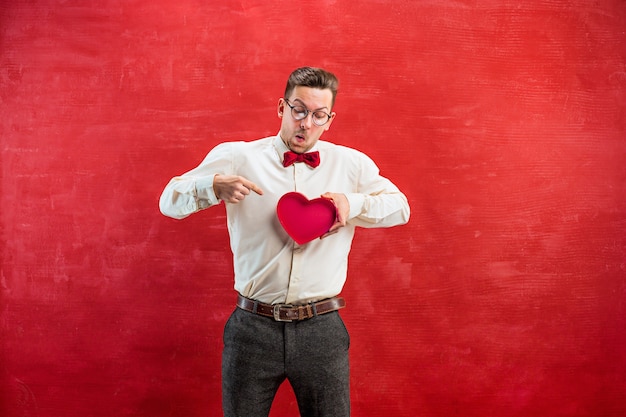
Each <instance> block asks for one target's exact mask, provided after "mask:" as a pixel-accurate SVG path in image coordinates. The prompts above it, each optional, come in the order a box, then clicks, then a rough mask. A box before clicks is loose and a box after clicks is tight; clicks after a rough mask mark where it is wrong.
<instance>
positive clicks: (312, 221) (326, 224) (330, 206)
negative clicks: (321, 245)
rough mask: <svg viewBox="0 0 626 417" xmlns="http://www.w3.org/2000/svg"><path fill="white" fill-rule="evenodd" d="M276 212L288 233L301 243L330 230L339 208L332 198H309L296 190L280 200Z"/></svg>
mask: <svg viewBox="0 0 626 417" xmlns="http://www.w3.org/2000/svg"><path fill="white" fill-rule="evenodd" d="M276 214H277V215H278V220H279V221H280V224H281V225H282V226H283V228H284V229H285V231H286V232H287V234H288V235H289V236H291V238H292V239H293V240H295V241H296V243H298V244H299V245H304V244H305V243H308V242H310V241H312V240H313V239H316V238H318V237H320V236H322V235H323V234H324V233H326V232H328V229H330V227H331V226H332V225H333V224H334V223H335V221H336V219H337V209H336V208H335V204H334V203H333V202H332V201H331V200H328V199H326V198H321V197H320V198H314V199H313V200H309V199H308V198H306V197H305V196H304V195H302V194H300V193H296V192H291V193H287V194H285V195H283V196H282V197H281V198H280V200H278V205H277V206H276Z"/></svg>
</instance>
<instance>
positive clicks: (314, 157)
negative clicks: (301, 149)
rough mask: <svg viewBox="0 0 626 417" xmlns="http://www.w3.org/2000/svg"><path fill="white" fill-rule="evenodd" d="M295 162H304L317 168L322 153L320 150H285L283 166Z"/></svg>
mask: <svg viewBox="0 0 626 417" xmlns="http://www.w3.org/2000/svg"><path fill="white" fill-rule="evenodd" d="M295 162H304V163H305V164H307V165H309V166H310V167H311V168H315V167H317V166H318V165H319V164H320V153H319V152H318V151H315V152H307V153H295V152H292V151H287V152H285V155H284V159H283V166H284V167H288V166H289V165H291V164H293V163H295Z"/></svg>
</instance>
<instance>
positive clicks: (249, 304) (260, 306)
mask: <svg viewBox="0 0 626 417" xmlns="http://www.w3.org/2000/svg"><path fill="white" fill-rule="evenodd" d="M345 306H346V301H345V300H344V299H343V298H341V297H333V298H329V299H326V300H322V301H318V302H316V303H309V304H304V305H292V304H265V303H261V302H259V301H254V300H251V299H249V298H246V297H243V296H242V295H239V296H238V297H237V307H239V308H240V309H242V310H246V311H249V312H251V313H255V314H259V315H261V316H265V317H271V318H273V319H274V320H276V321H287V322H290V321H299V320H306V319H310V318H311V317H315V316H319V315H321V314H326V313H330V312H331V311H337V310H339V309H341V308H344V307H345Z"/></svg>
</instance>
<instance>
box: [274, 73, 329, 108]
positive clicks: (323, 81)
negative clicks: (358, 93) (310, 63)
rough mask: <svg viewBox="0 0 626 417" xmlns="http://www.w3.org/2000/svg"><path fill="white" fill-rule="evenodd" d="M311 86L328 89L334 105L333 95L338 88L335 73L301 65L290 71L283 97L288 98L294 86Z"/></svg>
mask: <svg viewBox="0 0 626 417" xmlns="http://www.w3.org/2000/svg"><path fill="white" fill-rule="evenodd" d="M298 86H300V87H311V88H319V89H321V90H325V89H329V90H330V91H331V92H332V93H333V103H332V105H335V97H337V89H338V88H339V80H338V79H337V77H335V74H333V73H330V72H328V71H326V70H323V69H321V68H312V67H302V68H298V69H296V70H295V71H293V72H292V73H291V75H290V76H289V79H288V80H287V87H285V98H288V97H289V96H290V95H291V93H292V92H293V90H294V88H296V87H298Z"/></svg>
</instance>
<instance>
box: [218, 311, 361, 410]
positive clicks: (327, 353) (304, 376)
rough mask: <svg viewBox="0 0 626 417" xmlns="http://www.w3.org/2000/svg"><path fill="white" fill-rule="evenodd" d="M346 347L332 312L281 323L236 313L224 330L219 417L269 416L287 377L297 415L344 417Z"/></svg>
mask: <svg viewBox="0 0 626 417" xmlns="http://www.w3.org/2000/svg"><path fill="white" fill-rule="evenodd" d="M349 345H350V337H349V335H348V332H347V330H346V327H345V325H344V323H343V320H342V319H341V317H340V316H339V313H338V312H336V311H335V312H332V313H328V314H324V315H320V316H317V317H313V318H311V319H308V320H303V321H297V322H291V323H285V322H276V321H274V320H273V319H271V318H267V317H263V316H259V315H257V314H254V313H250V312H247V311H244V310H241V309H239V308H237V309H235V311H234V312H233V314H232V315H231V316H230V318H229V320H228V322H227V323H226V326H225V328H224V352H223V355H222V399H223V410H224V416H225V417H265V416H268V415H269V412H270V408H271V406H272V401H273V400H274V397H275V395H276V392H277V391H278V388H279V387H280V385H281V384H282V383H283V382H284V381H285V379H287V380H289V383H290V384H291V386H292V388H293V390H294V393H295V395H296V399H297V401H298V408H299V410H300V415H301V417H348V416H349V415H350V377H349V364H348V347H349Z"/></svg>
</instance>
